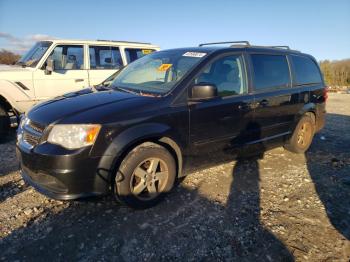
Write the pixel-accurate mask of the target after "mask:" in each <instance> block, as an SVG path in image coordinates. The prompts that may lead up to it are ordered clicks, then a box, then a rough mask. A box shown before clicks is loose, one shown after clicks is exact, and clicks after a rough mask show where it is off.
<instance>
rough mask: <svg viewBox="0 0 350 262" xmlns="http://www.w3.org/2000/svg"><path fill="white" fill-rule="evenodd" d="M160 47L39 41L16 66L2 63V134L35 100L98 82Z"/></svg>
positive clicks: (109, 42) (0, 118)
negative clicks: (5, 65) (7, 65)
mask: <svg viewBox="0 0 350 262" xmlns="http://www.w3.org/2000/svg"><path fill="white" fill-rule="evenodd" d="M159 49H160V48H159V47H158V46H155V45H151V44H149V43H138V42H124V41H107V40H97V41H80V40H57V39H55V40H46V41H40V42H37V43H36V44H35V45H34V46H33V47H32V48H31V49H30V50H29V51H28V52H27V53H26V54H25V55H24V56H23V57H22V58H21V59H20V60H19V62H18V63H17V64H16V65H15V66H10V67H0V136H1V135H3V134H4V133H6V132H7V130H8V128H9V126H10V125H11V122H12V125H16V123H17V122H16V121H17V117H16V116H18V115H19V114H20V113H23V112H26V111H27V110H28V109H29V108H31V107H32V106H33V105H34V104H36V103H38V102H40V101H42V100H46V99H48V98H52V97H56V96H59V95H62V94H64V93H67V92H71V91H77V90H79V89H82V88H85V87H88V86H93V85H97V84H99V83H101V82H102V81H103V80H105V79H106V78H107V77H108V76H110V75H112V74H113V73H115V72H116V71H118V70H119V69H120V68H121V67H123V66H125V65H127V64H128V63H130V62H132V61H134V60H136V59H138V58H140V57H142V56H144V55H146V54H149V53H151V52H153V51H157V50H159ZM0 139H1V137H0Z"/></svg>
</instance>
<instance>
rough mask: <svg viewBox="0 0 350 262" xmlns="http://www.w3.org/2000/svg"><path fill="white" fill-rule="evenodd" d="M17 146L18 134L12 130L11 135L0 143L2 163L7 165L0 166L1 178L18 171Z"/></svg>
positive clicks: (0, 161) (0, 159)
mask: <svg viewBox="0 0 350 262" xmlns="http://www.w3.org/2000/svg"><path fill="white" fill-rule="evenodd" d="M15 144H16V132H15V130H11V132H10V134H9V135H8V136H7V137H6V138H4V140H3V141H2V142H1V143H0V163H6V165H4V164H2V165H0V176H6V175H7V174H9V173H11V172H14V171H17V170H18V162H17V159H16V152H15V149H16V147H15Z"/></svg>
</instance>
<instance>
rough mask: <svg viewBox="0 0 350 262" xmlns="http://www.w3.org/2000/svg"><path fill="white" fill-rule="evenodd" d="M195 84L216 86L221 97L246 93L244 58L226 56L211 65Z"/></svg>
mask: <svg viewBox="0 0 350 262" xmlns="http://www.w3.org/2000/svg"><path fill="white" fill-rule="evenodd" d="M195 83H196V84H199V83H210V84H214V85H215V86H216V87H217V89H218V95H219V96H221V97H226V96H232V95H240V94H244V93H246V90H247V89H246V84H245V80H244V68H243V58H242V56H241V55H231V56H226V57H223V58H219V59H217V60H215V61H213V62H211V63H209V64H208V65H207V66H206V67H205V68H204V70H203V71H202V73H201V74H200V75H199V76H198V77H197V78H196V79H195Z"/></svg>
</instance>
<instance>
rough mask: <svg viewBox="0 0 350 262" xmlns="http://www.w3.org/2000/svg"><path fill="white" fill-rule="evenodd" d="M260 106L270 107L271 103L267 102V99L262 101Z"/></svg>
mask: <svg viewBox="0 0 350 262" xmlns="http://www.w3.org/2000/svg"><path fill="white" fill-rule="evenodd" d="M259 105H260V106H268V105H269V101H268V100H266V99H264V100H262V101H260V102H259Z"/></svg>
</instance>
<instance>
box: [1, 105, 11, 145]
mask: <svg viewBox="0 0 350 262" xmlns="http://www.w3.org/2000/svg"><path fill="white" fill-rule="evenodd" d="M9 130H10V118H9V115H8V113H7V111H6V109H5V108H4V107H3V106H1V105H0V141H3V140H5V138H6V136H7V135H8V133H9Z"/></svg>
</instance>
